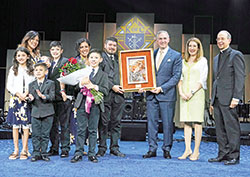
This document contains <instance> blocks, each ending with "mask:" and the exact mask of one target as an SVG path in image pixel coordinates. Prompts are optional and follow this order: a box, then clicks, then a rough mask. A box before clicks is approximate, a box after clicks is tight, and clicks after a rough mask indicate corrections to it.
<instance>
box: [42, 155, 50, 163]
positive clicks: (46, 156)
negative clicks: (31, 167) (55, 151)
mask: <svg viewBox="0 0 250 177" xmlns="http://www.w3.org/2000/svg"><path fill="white" fill-rule="evenodd" d="M42 160H44V161H46V162H49V161H50V158H49V156H48V155H42Z"/></svg>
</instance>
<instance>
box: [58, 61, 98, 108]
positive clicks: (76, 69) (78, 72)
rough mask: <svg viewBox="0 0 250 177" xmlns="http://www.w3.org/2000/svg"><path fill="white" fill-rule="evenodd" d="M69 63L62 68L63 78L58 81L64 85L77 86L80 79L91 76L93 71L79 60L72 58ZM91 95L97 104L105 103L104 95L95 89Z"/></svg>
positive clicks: (91, 91)
mask: <svg viewBox="0 0 250 177" xmlns="http://www.w3.org/2000/svg"><path fill="white" fill-rule="evenodd" d="M68 61H69V62H67V63H65V64H64V66H63V67H62V68H60V70H59V71H60V72H61V75H62V76H63V77H62V78H59V79H58V80H59V81H60V82H62V83H65V84H69V85H75V84H77V83H79V82H80V79H81V78H83V77H86V76H89V74H90V72H91V70H90V69H89V68H87V67H86V65H85V64H84V63H82V64H80V63H79V62H77V59H75V58H73V57H72V58H70V59H69V60H68ZM90 93H91V95H90V94H88V95H87V96H89V97H93V100H94V101H95V104H100V103H101V102H102V101H103V93H102V92H99V91H96V90H95V89H90Z"/></svg>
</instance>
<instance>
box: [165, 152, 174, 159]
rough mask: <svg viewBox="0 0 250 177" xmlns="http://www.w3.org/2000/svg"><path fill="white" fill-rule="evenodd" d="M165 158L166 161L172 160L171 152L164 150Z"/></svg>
mask: <svg viewBox="0 0 250 177" xmlns="http://www.w3.org/2000/svg"><path fill="white" fill-rule="evenodd" d="M163 157H164V158H165V159H171V158H172V157H171V155H170V152H169V151H166V150H163Z"/></svg>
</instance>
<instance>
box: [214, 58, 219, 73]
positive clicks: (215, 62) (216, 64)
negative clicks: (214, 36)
mask: <svg viewBox="0 0 250 177" xmlns="http://www.w3.org/2000/svg"><path fill="white" fill-rule="evenodd" d="M218 64H219V55H217V56H216V57H215V58H214V74H215V75H216V76H217V75H218Z"/></svg>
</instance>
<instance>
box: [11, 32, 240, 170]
mask: <svg viewBox="0 0 250 177" xmlns="http://www.w3.org/2000/svg"><path fill="white" fill-rule="evenodd" d="M156 42H157V44H158V46H159V48H158V49H156V50H155V51H154V59H155V76H156V85H157V87H156V88H154V89H153V90H150V91H145V90H144V89H139V91H138V92H139V93H143V92H146V100H147V122H148V144H149V150H148V152H147V153H145V154H144V155H143V158H151V157H156V156H157V147H158V144H157V134H158V120H159V118H161V119H162V123H163V145H162V150H163V157H164V158H166V159H171V154H170V151H171V148H172V144H173V131H174V127H173V126H174V124H173V117H174V113H175V104H176V100H177V89H178V93H179V95H180V121H181V122H183V123H184V137H185V151H184V153H183V154H182V155H181V156H180V157H178V159H180V160H183V159H187V158H189V159H190V160H191V161H196V160H198V159H199V155H200V151H199V147H200V143H201V137H202V123H203V121H204V109H205V90H206V89H207V85H206V82H207V75H208V62H207V59H206V58H205V57H204V53H203V47H202V43H201V41H200V40H199V39H198V38H196V37H192V38H190V39H189V40H188V41H187V43H186V46H185V55H184V58H183V59H182V56H181V54H180V53H179V52H177V51H175V50H173V49H172V48H170V47H169V45H168V44H169V42H170V36H169V34H168V32H167V31H164V30H161V31H158V32H157V34H156ZM39 43H40V38H39V34H38V33H37V32H35V31H29V32H28V33H27V34H26V35H25V36H24V38H23V40H22V43H21V44H20V45H19V46H18V48H17V49H16V51H15V54H14V58H13V66H12V67H11V68H10V70H9V76H8V81H7V90H8V91H9V92H10V93H11V99H10V105H9V112H8V116H7V121H8V122H9V123H11V124H12V125H13V142H14V147H15V149H14V152H13V153H12V154H11V155H10V156H9V159H17V158H20V159H27V158H28V157H29V156H31V155H30V153H29V150H28V137H29V129H30V123H31V126H32V144H33V153H32V158H31V161H32V162H34V161H37V160H40V159H42V160H44V161H50V158H49V156H52V155H59V147H60V148H61V154H60V157H62V158H64V157H68V156H69V151H70V130H69V124H70V116H71V113H72V108H73V107H74V108H75V110H76V120H77V136H76V150H75V153H74V156H73V157H72V159H71V162H72V163H75V162H78V161H81V160H82V156H83V155H85V154H86V152H84V144H85V141H86V139H87V138H88V142H89V148H88V154H87V155H88V160H89V161H91V162H94V163H96V162H98V158H99V157H102V156H104V155H105V154H106V151H107V143H106V140H107V138H108V131H110V146H109V149H110V154H111V155H115V156H118V157H125V154H123V153H122V152H120V150H119V144H118V141H119V138H120V133H121V118H122V114H123V109H124V103H125V102H124V96H123V93H124V91H123V89H122V87H121V86H120V75H119V62H118V57H117V48H118V41H117V39H116V38H114V37H108V38H106V40H105V42H104V51H101V50H99V49H91V44H90V42H89V40H88V39H85V38H81V39H79V40H78V41H77V42H76V51H77V56H76V57H75V58H76V59H77V62H79V63H82V64H83V66H87V67H89V68H90V69H91V73H90V74H89V76H87V77H83V78H81V80H79V84H77V85H75V86H70V85H67V84H64V83H60V82H59V81H58V80H57V79H58V78H60V77H61V68H62V67H63V66H64V65H65V64H66V63H67V62H69V61H68V59H66V58H64V57H63V56H62V55H63V46H62V44H61V43H60V42H59V41H53V42H51V44H50V54H51V58H50V59H48V57H44V56H43V57H41V54H40V51H39ZM230 43H231V35H230V33H229V32H228V31H226V30H222V31H220V32H219V33H218V35H217V46H218V48H219V49H220V53H219V54H218V55H217V56H216V57H215V58H214V62H213V91H212V100H211V110H213V112H214V116H215V121H216V135H217V142H218V145H219V152H218V156H217V157H216V158H211V159H209V160H208V161H209V162H222V161H223V162H224V164H225V165H233V164H237V163H239V158H240V127H239V121H238V116H237V112H236V106H237V105H238V103H239V102H240V101H242V98H243V91H244V90H243V89H244V80H245V63H244V57H243V55H242V53H241V52H239V51H237V50H234V49H232V48H231V47H230ZM41 59H42V61H41ZM91 89H94V90H95V91H98V92H101V93H102V94H103V95H104V98H103V101H102V102H101V103H100V104H96V103H95V102H94V101H93V97H91V95H89V93H90V90H91ZM74 97H75V101H74V104H73V105H72V98H74ZM89 102H90V104H91V108H90V109H88V106H89ZM109 124H110V127H109ZM59 127H60V133H59ZM193 127H194V134H195V146H194V150H193V151H192V149H191V137H192V128H193ZM19 130H22V131H21V132H22V142H23V143H22V144H23V148H22V151H21V153H20V154H19V147H18V139H19V137H18V135H19ZM97 131H98V135H99V145H98V151H97V153H96V151H95V149H96V143H97ZM49 140H50V141H51V147H50V150H49V151H48V152H47V148H48V144H49ZM60 144H61V145H60Z"/></svg>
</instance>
